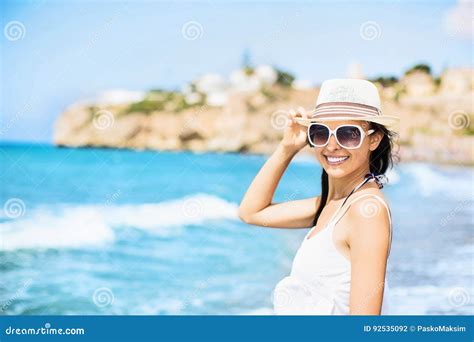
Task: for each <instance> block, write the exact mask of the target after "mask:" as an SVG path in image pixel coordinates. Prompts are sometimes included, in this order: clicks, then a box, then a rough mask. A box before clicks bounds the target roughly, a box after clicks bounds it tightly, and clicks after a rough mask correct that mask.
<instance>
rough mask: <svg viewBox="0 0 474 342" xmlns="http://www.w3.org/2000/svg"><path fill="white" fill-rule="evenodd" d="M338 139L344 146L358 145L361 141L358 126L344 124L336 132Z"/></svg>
mask: <svg viewBox="0 0 474 342" xmlns="http://www.w3.org/2000/svg"><path fill="white" fill-rule="evenodd" d="M336 136H337V140H338V141H339V143H340V144H341V145H342V146H343V147H349V148H350V147H356V146H358V145H359V143H360V139H361V134H360V130H359V129H358V128H357V127H352V126H343V127H340V128H339V129H338V130H337V132H336Z"/></svg>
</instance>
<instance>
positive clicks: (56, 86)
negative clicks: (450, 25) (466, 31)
mask: <svg viewBox="0 0 474 342" xmlns="http://www.w3.org/2000/svg"><path fill="white" fill-rule="evenodd" d="M0 6H1V28H2V35H1V37H0V44H1V68H2V70H1V72H2V73H1V80H2V85H1V86H2V91H1V94H0V110H1V119H2V130H1V131H0V134H1V135H0V140H24V141H35V142H48V141H51V137H52V127H53V123H54V121H55V120H56V118H57V117H58V116H59V115H60V113H61V111H63V110H64V109H65V108H66V107H67V106H68V105H69V104H71V103H73V102H75V101H77V100H80V99H83V98H89V97H91V96H93V95H94V94H97V93H98V92H100V91H103V90H107V89H118V88H121V89H130V90H145V89H149V88H179V87H180V86H181V85H183V84H184V83H186V82H188V81H190V80H192V79H194V78H196V77H197V76H199V75H201V74H203V73H208V72H217V73H221V74H223V75H228V74H229V73H230V72H231V71H232V70H234V69H236V68H238V67H239V66H240V65H241V62H242V55H243V52H244V50H246V49H247V50H248V51H249V52H250V55H251V61H252V63H253V64H272V65H276V66H278V67H280V68H282V69H285V70H288V71H290V72H291V73H293V74H295V75H296V76H297V77H298V78H302V79H308V80H311V81H313V82H315V83H320V82H322V81H323V80H324V79H327V78H333V77H344V76H346V75H347V69H348V65H349V64H350V63H352V62H357V63H360V64H362V66H363V71H364V73H365V74H366V75H367V76H368V77H374V76H378V75H398V76H399V75H401V74H402V73H403V72H404V71H405V70H406V69H407V68H409V67H410V66H412V65H413V64H415V63H419V62H426V63H428V64H430V65H431V66H432V68H433V70H434V72H435V73H439V72H441V71H442V70H443V68H445V67H447V66H451V67H454V66H472V52H473V51H472V40H471V39H470V38H469V37H467V38H466V37H465V36H464V37H463V36H462V35H458V34H453V33H452V32H450V31H449V30H447V28H446V24H445V23H446V17H447V15H448V14H449V13H451V12H450V11H453V10H455V9H456V7H457V6H458V5H457V2H456V1H414V2H413V1H412V2H408V1H400V0H399V1H348V0H347V1H305V2H298V1H287V2H282V1H271V2H270V1H259V2H256V1H245V2H238V1H233V2H226V1H205V2H180V3H177V2H151V1H137V2H128V3H125V2H122V3H120V2H117V1H101V2H99V1H82V2H79V1H48V0H37V1H34V0H30V1H15V2H12V1H2V4H1V5H0ZM190 21H195V22H197V23H199V25H201V27H202V31H200V36H199V38H198V39H195V40H189V39H185V37H184V36H183V32H182V29H183V25H185V24H186V23H188V22H190ZM12 22H19V23H21V25H23V27H20V36H21V38H20V39H17V37H18V36H12V35H14V34H15V33H11V32H10V33H7V28H8V27H9V26H8V25H9V24H11V23H12ZM367 22H375V23H376V25H377V26H378V29H377V33H378V35H377V37H376V39H373V40H367V39H363V37H362V35H361V33H360V29H361V25H363V24H364V23H367ZM471 23H472V21H471ZM17 33H18V32H17ZM8 38H9V39H8Z"/></svg>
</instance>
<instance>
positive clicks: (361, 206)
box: [347, 187, 390, 226]
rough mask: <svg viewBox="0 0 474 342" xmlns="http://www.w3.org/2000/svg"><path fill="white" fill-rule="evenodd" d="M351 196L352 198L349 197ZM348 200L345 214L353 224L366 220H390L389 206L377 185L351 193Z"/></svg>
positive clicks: (379, 221) (376, 221)
mask: <svg viewBox="0 0 474 342" xmlns="http://www.w3.org/2000/svg"><path fill="white" fill-rule="evenodd" d="M351 197H352V198H351ZM351 197H349V200H348V202H349V203H348V208H347V216H348V219H349V221H350V222H351V223H352V224H353V225H356V226H358V225H361V224H364V223H367V222H369V221H370V222H372V223H383V222H387V223H389V222H390V207H389V203H388V202H387V200H386V198H385V196H384V194H383V192H382V191H381V190H380V189H379V188H378V187H368V188H365V189H361V190H359V191H357V192H356V193H354V194H352V196H351Z"/></svg>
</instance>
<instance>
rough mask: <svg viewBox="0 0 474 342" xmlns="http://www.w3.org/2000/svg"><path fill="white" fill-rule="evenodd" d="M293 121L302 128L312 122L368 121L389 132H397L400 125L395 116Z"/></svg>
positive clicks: (342, 117) (298, 119)
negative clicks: (381, 126)
mask: <svg viewBox="0 0 474 342" xmlns="http://www.w3.org/2000/svg"><path fill="white" fill-rule="evenodd" d="M294 119H295V121H296V122H297V123H298V124H300V125H303V126H306V127H307V126H309V125H310V124H312V123H314V122H328V121H341V120H356V121H369V122H375V123H378V124H380V125H383V126H385V127H386V128H388V129H390V130H398V128H399V123H400V118H398V117H396V116H390V115H383V116H378V117H360V118H355V117H349V116H333V117H325V118H301V117H296V118H294Z"/></svg>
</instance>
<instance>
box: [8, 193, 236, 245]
mask: <svg viewBox="0 0 474 342" xmlns="http://www.w3.org/2000/svg"><path fill="white" fill-rule="evenodd" d="M237 208H238V206H237V204H236V203H232V202H228V201H226V200H224V199H222V198H219V197H216V196H212V195H208V194H195V195H191V196H188V197H184V198H180V199H175V200H170V201H164V202H158V203H145V204H127V205H111V204H110V203H109V204H95V205H61V206H41V207H38V208H34V209H31V210H28V211H27V212H26V213H25V216H24V217H21V218H18V219H12V220H7V221H5V222H2V223H0V238H1V240H0V251H11V250H16V249H32V248H80V247H88V246H92V247H97V246H102V245H106V244H108V243H112V242H113V241H114V240H115V238H116V236H115V232H114V230H115V229H117V228H121V227H131V228H135V229H142V230H147V231H150V232H153V233H154V234H158V235H160V234H162V235H167V234H169V230H167V229H166V228H167V227H173V226H184V225H190V224H200V223H202V222H204V221H207V220H213V219H227V220H236V219H237Z"/></svg>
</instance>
